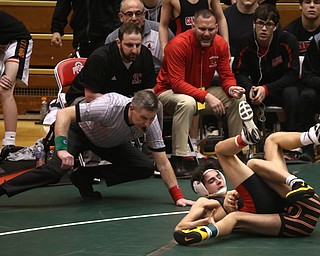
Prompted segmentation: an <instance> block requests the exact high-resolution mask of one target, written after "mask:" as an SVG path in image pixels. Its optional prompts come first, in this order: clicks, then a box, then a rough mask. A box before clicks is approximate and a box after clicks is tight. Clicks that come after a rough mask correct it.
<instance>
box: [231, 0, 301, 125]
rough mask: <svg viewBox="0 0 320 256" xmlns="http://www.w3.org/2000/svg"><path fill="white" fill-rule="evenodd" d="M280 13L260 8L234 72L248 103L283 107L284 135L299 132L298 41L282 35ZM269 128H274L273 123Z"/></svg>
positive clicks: (240, 48) (269, 7) (243, 39)
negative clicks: (244, 91)
mask: <svg viewBox="0 0 320 256" xmlns="http://www.w3.org/2000/svg"><path fill="white" fill-rule="evenodd" d="M279 20H280V16H279V12H278V10H277V9H276V8H275V6H273V5H270V4H263V5H260V6H259V7H258V8H257V9H256V11H255V13H254V16H253V31H252V33H249V34H245V35H244V36H243V37H241V38H240V40H239V43H238V47H237V49H236V54H235V56H234V57H235V58H234V62H233V64H232V70H233V73H234V74H235V77H236V80H237V84H238V85H239V86H242V87H244V88H245V89H246V96H247V101H248V102H249V103H250V104H252V105H256V106H261V107H263V106H264V105H267V106H268V105H271V106H280V107H283V109H284V111H285V118H286V121H285V123H284V127H283V128H284V129H283V130H285V131H297V118H298V114H297V113H298V103H299V102H298V100H299V89H298V86H297V83H298V79H299V50H298V42H297V39H296V38H295V37H294V36H293V35H292V34H290V33H287V32H284V31H282V30H281V29H280V28H279V27H278V26H279ZM267 121H271V122H270V123H267V124H271V125H272V124H273V122H272V120H267Z"/></svg>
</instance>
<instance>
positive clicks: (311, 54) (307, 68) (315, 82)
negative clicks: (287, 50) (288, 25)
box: [302, 33, 320, 93]
mask: <svg viewBox="0 0 320 256" xmlns="http://www.w3.org/2000/svg"><path fill="white" fill-rule="evenodd" d="M319 40H320V33H319V34H316V35H315V36H314V37H313V39H312V40H311V41H310V45H309V47H308V49H307V51H306V54H305V57H304V61H303V65H302V82H303V85H304V86H305V87H309V88H313V89H315V90H316V91H317V92H318V93H320V46H319Z"/></svg>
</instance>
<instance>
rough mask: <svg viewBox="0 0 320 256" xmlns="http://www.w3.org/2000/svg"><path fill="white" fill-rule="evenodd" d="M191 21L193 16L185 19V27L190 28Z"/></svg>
mask: <svg viewBox="0 0 320 256" xmlns="http://www.w3.org/2000/svg"><path fill="white" fill-rule="evenodd" d="M193 21H194V17H193V16H189V17H185V19H184V22H185V24H186V25H187V26H192V23H193Z"/></svg>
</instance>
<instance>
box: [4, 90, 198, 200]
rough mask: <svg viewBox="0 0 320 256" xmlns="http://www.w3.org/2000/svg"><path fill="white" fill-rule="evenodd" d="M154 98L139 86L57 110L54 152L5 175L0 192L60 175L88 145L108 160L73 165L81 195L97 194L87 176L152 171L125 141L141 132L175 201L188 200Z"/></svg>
mask: <svg viewBox="0 0 320 256" xmlns="http://www.w3.org/2000/svg"><path fill="white" fill-rule="evenodd" d="M157 110H158V98H157V96H156V95H155V94H154V93H153V92H152V90H149V89H147V90H141V91H139V92H137V93H136V94H135V95H134V97H133V98H128V97H125V96H123V95H120V94H117V93H108V94H104V95H102V96H101V97H98V98H97V99H95V100H93V101H91V102H90V103H79V104H77V105H75V106H70V107H67V108H64V109H61V110H59V111H58V114H57V120H56V124H55V145H56V152H55V153H54V154H53V157H52V159H51V160H50V161H48V163H47V164H45V165H42V166H40V167H37V168H36V169H34V170H32V171H29V172H26V173H24V174H22V175H20V176H18V177H16V178H13V179H11V180H9V181H6V182H5V183H4V184H3V185H2V186H1V187H0V195H3V194H7V195H8V196H9V197H10V196H13V195H16V194H18V193H21V192H23V191H26V190H29V189H32V188H35V187H40V186H44V185H48V184H52V183H56V182H58V181H59V180H60V178H61V177H62V175H63V174H64V173H65V172H66V171H68V170H71V169H73V168H74V159H75V158H76V157H77V156H78V155H79V153H80V152H83V151H84V150H91V151H93V152H94V153H95V154H97V155H98V156H99V157H101V158H102V159H103V160H107V161H109V162H111V163H112V164H111V165H107V166H103V167H101V166H100V167H99V168H96V169H95V168H90V169H87V168H82V167H80V168H77V171H74V172H72V174H71V177H70V179H71V180H72V182H73V183H74V185H75V186H76V187H77V188H78V189H79V191H80V194H81V196H82V197H83V198H84V199H99V198H101V194H100V192H98V191H94V190H93V187H92V181H93V179H94V178H95V177H97V175H100V176H103V178H104V179H105V181H106V184H107V186H112V185H116V184H120V183H124V182H128V181H132V180H137V179H144V178H148V177H150V176H152V175H153V172H154V167H153V164H152V161H151V160H150V159H148V158H147V156H145V155H144V154H143V153H142V152H141V151H140V150H139V149H138V148H136V147H134V146H132V145H131V143H130V141H131V140H134V139H136V138H140V137H142V136H145V137H146V141H147V143H148V146H149V149H150V150H151V151H152V155H153V158H154V160H155V162H156V165H157V168H158V170H159V171H160V173H161V177H162V180H163V181H164V183H165V184H166V186H167V188H168V189H169V193H170V195H171V197H172V199H173V200H174V202H175V204H176V205H178V206H187V205H192V204H193V201H191V200H187V199H185V198H184V196H183V194H182V192H181V190H180V188H179V186H178V183H177V179H176V176H175V174H174V171H173V169H172V167H171V164H170V162H169V160H168V158H167V156H166V153H165V145H164V142H163V139H162V133H161V129H160V125H159V122H158V120H157V116H156V114H157Z"/></svg>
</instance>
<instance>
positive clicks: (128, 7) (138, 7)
mask: <svg viewBox="0 0 320 256" xmlns="http://www.w3.org/2000/svg"><path fill="white" fill-rule="evenodd" d="M118 16H119V18H120V21H121V22H122V23H135V24H137V25H138V27H139V28H140V30H141V34H142V44H143V45H144V46H145V47H147V48H148V49H149V50H150V51H151V53H152V57H153V63H154V67H155V71H156V73H158V72H159V70H160V67H161V62H162V49H161V46H160V41H159V23H158V22H156V21H151V20H147V19H146V12H145V9H144V6H143V2H142V0H122V2H121V5H120V12H119V14H118ZM118 30H119V29H116V30H114V31H113V32H112V33H111V34H109V35H108V37H107V39H106V42H105V43H106V44H108V43H111V42H113V41H115V40H116V39H117V38H118ZM168 36H169V40H171V39H172V38H173V37H174V35H173V33H172V32H171V30H170V29H169V31H168Z"/></svg>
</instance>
